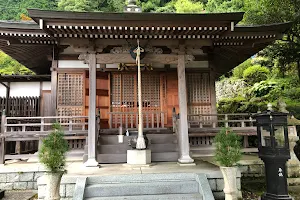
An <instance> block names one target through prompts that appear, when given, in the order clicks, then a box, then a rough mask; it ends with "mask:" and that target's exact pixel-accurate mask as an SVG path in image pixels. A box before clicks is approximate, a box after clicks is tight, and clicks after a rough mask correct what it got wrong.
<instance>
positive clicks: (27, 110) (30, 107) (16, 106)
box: [0, 97, 41, 117]
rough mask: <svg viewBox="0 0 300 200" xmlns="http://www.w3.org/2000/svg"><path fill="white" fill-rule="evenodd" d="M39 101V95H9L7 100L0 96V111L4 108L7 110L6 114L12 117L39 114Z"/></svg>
mask: <svg viewBox="0 0 300 200" xmlns="http://www.w3.org/2000/svg"><path fill="white" fill-rule="evenodd" d="M7 101H8V102H7ZM40 102H41V98H40V97H9V98H8V100H7V99H6V98H4V97H0V112H2V110H4V109H5V110H6V111H7V110H8V113H7V112H6V115H7V116H14V117H21V116H28V117H33V116H39V115H40V112H41V107H40ZM6 105H7V106H8V108H6Z"/></svg>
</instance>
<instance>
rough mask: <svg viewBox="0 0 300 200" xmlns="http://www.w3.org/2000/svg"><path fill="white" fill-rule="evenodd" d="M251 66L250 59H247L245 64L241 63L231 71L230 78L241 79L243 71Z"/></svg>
mask: <svg viewBox="0 0 300 200" xmlns="http://www.w3.org/2000/svg"><path fill="white" fill-rule="evenodd" d="M251 66H252V59H248V60H246V61H245V62H243V63H241V64H240V65H238V66H237V67H235V68H234V69H233V70H232V76H233V77H236V78H239V79H241V78H243V74H244V71H245V70H246V69H247V68H249V67H251Z"/></svg>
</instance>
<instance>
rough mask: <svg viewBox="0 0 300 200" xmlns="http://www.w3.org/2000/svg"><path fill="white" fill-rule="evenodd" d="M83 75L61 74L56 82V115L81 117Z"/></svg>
mask: <svg viewBox="0 0 300 200" xmlns="http://www.w3.org/2000/svg"><path fill="white" fill-rule="evenodd" d="M83 88H84V77H83V74H76V73H61V74H58V80H57V115H58V116H82V115H83V106H84V105H83V102H84V100H83V99H84V96H83Z"/></svg>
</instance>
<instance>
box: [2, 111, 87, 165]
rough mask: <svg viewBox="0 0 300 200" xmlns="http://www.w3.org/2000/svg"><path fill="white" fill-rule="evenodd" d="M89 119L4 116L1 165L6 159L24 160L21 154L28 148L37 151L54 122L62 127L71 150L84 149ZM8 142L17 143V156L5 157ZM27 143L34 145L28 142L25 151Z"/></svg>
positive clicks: (76, 117) (81, 117)
mask: <svg viewBox="0 0 300 200" xmlns="http://www.w3.org/2000/svg"><path fill="white" fill-rule="evenodd" d="M87 119H88V117H86V116H54V117H6V116H5V115H2V118H1V133H0V139H1V140H0V141H1V144H0V163H4V160H5V158H8V159H11V158H13V159H20V158H24V154H21V152H24V151H25V152H26V150H27V151H28V148H29V149H32V151H37V150H38V148H39V147H40V145H41V142H42V139H43V138H44V137H46V136H47V135H48V134H49V133H50V132H51V129H52V128H51V126H52V124H53V123H54V122H58V123H60V125H61V126H62V128H63V130H64V134H65V139H66V140H68V144H69V148H70V149H83V148H84V145H85V139H86V137H87V133H88V122H87ZM8 141H15V142H16V146H15V153H16V155H5V142H8ZM25 141H31V142H33V143H32V144H31V143H28V142H27V143H26V144H27V147H26V145H25V150H24V142H25ZM28 144H29V146H28ZM36 147H38V148H36ZM22 148H23V150H22ZM26 148H27V149H26ZM25 157H26V156H25Z"/></svg>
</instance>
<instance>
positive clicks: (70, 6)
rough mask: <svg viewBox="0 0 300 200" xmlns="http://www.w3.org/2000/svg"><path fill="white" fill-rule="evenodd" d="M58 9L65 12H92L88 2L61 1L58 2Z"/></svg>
mask: <svg viewBox="0 0 300 200" xmlns="http://www.w3.org/2000/svg"><path fill="white" fill-rule="evenodd" d="M58 9H60V10H67V11H92V10H93V6H92V2H91V1H90V0H61V1H59V2H58Z"/></svg>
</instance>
